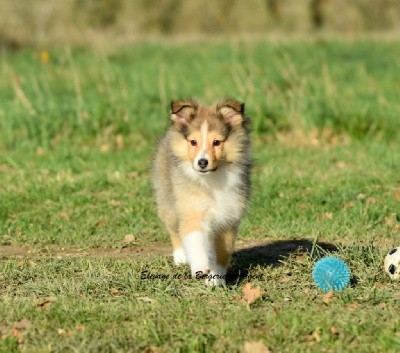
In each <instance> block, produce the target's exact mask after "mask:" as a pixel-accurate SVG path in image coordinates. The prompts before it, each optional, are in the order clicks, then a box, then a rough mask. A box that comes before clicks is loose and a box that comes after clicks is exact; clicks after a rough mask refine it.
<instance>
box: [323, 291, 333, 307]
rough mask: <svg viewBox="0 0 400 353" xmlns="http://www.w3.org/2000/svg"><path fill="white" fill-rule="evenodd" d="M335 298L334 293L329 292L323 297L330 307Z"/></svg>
mask: <svg viewBox="0 0 400 353" xmlns="http://www.w3.org/2000/svg"><path fill="white" fill-rule="evenodd" d="M334 297H335V294H334V293H333V291H331V290H330V291H329V292H326V293H325V294H324V295H323V296H322V301H323V302H324V303H325V304H326V305H329V304H330V303H331V302H332V300H333V298H334Z"/></svg>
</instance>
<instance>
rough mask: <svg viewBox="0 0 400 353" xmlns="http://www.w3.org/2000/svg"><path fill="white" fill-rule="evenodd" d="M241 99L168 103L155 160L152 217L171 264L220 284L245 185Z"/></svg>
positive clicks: (244, 199) (246, 136)
mask: <svg viewBox="0 0 400 353" xmlns="http://www.w3.org/2000/svg"><path fill="white" fill-rule="evenodd" d="M248 123H249V121H248V118H247V117H246V116H245V114H244V104H243V103H240V102H238V101H236V100H233V99H225V100H223V101H221V102H219V103H218V104H216V105H213V106H203V105H201V104H200V103H199V102H198V101H196V100H195V99H193V98H190V99H187V100H179V101H172V102H171V115H170V127H169V129H168V131H167V133H166V134H165V136H164V137H163V138H162V140H161V141H160V143H159V145H158V148H157V152H156V155H155V158H154V163H153V186H154V190H155V196H156V201H157V208H158V215H159V217H160V219H161V220H162V221H163V222H164V223H165V225H166V228H167V230H168V232H169V234H170V236H171V241H172V247H173V259H174V262H175V264H182V263H188V264H189V266H190V269H191V274H192V277H195V278H205V281H206V284H209V285H222V284H224V283H225V276H226V271H227V267H228V264H229V260H230V257H231V254H232V252H233V249H234V241H235V238H236V234H237V232H238V228H239V224H240V221H241V219H242V217H243V214H244V212H245V210H246V207H247V203H248V198H249V191H250V168H251V163H250V162H251V159H250V138H249V129H248V125H249V124H248Z"/></svg>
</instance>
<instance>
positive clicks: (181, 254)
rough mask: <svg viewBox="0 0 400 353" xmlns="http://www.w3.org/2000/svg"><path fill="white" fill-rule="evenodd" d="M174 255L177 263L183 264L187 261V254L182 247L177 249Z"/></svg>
mask: <svg viewBox="0 0 400 353" xmlns="http://www.w3.org/2000/svg"><path fill="white" fill-rule="evenodd" d="M172 256H173V257H174V263H175V265H181V264H185V263H187V260H186V254H185V251H184V250H183V249H182V248H181V249H177V250H175V251H174V252H173V254H172Z"/></svg>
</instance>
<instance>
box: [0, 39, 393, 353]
mask: <svg viewBox="0 0 400 353" xmlns="http://www.w3.org/2000/svg"><path fill="white" fill-rule="evenodd" d="M49 54H50V55H49V58H50V60H49V62H48V63H45V62H42V61H41V59H40V52H39V51H35V50H33V49H25V50H23V51H20V52H7V51H3V52H2V53H1V65H0V77H2V79H1V80H0V101H1V104H0V181H1V186H2V187H1V188H0V244H1V247H0V261H1V262H0V352H18V351H22V352H74V351H78V352H126V351H132V352H136V351H137V352H139V351H146V350H147V351H148V352H169V351H174V352H238V351H241V350H242V349H243V346H244V343H245V342H249V341H259V340H261V341H263V342H264V344H265V345H266V346H268V347H269V348H270V349H271V350H272V351H273V352H325V351H326V352H371V351H373V352H398V351H399V349H400V330H399V328H398V319H397V307H398V304H397V303H398V300H399V299H400V298H399V292H398V285H397V283H396V282H390V281H389V280H388V277H387V276H386V275H385V274H384V273H383V271H382V262H383V257H384V256H385V253H386V252H387V251H388V250H389V249H390V247H391V246H393V245H399V244H398V237H399V232H400V223H399V219H400V213H399V212H400V211H399V206H400V176H399V175H400V174H399V160H400V143H399V142H398V141H399V139H398V137H399V131H400V130H399V129H400V119H399V113H400V111H399V110H400V105H399V103H398V97H399V95H400V86H399V82H400V67H399V65H400V64H399V61H398V60H397V58H398V57H399V55H400V43H390V44H389V43H383V44H382V43H381V44H380V43H374V42H367V41H366V42H355V43H340V42H319V43H292V44H285V45H283V44H271V43H244V42H243V43H242V42H240V43H239V42H233V43H231V44H229V45H228V44H218V43H215V44H205V43H202V44H189V45H172V46H171V45H170V46H168V45H166V44H164V45H163V44H142V45H138V46H135V47H129V48H126V49H123V50H118V51H114V52H109V53H100V52H92V51H84V50H79V51H78V50H72V51H70V50H63V49H52V50H50V51H49ZM190 95H194V96H198V97H199V98H202V99H203V100H205V101H207V102H213V101H214V100H215V99H218V98H220V97H223V96H232V97H236V98H238V99H242V100H244V101H245V102H246V107H247V110H248V114H249V116H250V117H251V118H252V122H253V151H254V154H253V157H254V169H253V178H252V181H253V193H252V198H251V205H250V209H249V212H248V214H247V216H246V218H245V219H244V221H243V224H242V226H241V230H240V240H241V241H242V242H243V243H244V244H248V246H252V248H251V249H250V250H247V251H245V250H241V251H239V252H238V254H237V255H236V256H235V257H234V259H233V264H232V268H231V272H230V274H231V275H230V277H231V280H230V283H229V286H228V287H226V288H215V289H210V288H207V287H205V286H204V284H203V282H202V281H198V280H189V279H185V278H183V277H185V276H186V275H187V274H188V268H187V267H180V268H175V267H174V266H173V264H172V261H171V257H170V256H165V255H164V254H165V253H168V252H169V245H168V235H167V233H166V232H165V230H164V229H163V227H162V225H161V224H160V222H159V221H158V220H157V217H156V213H155V207H154V206H155V205H154V202H153V199H152V195H151V194H152V193H151V185H150V182H149V167H150V160H151V156H152V153H153V149H154V145H155V143H156V141H157V138H158V137H159V136H160V134H161V133H162V131H163V129H164V128H165V126H166V124H167V116H168V103H169V100H170V99H172V98H177V97H186V96H190ZM127 234H132V235H133V236H134V237H135V239H134V240H133V241H132V242H130V243H127V242H126V241H125V240H124V239H125V236H126V235H127ZM242 246H243V245H242ZM334 248H337V251H338V256H340V257H342V258H343V259H345V260H346V261H347V263H348V264H349V265H350V268H351V270H352V274H353V281H352V286H351V287H350V288H347V289H345V290H344V291H343V292H339V293H337V294H336V295H335V297H334V298H333V299H332V300H330V301H329V300H328V301H327V300H326V299H325V302H324V298H323V294H322V293H321V292H320V291H319V290H318V289H317V288H315V286H314V284H313V283H312V280H311V277H310V273H311V271H312V267H313V264H314V261H315V259H316V258H318V257H319V256H322V255H323V254H324V253H325V252H324V251H326V250H327V249H328V250H329V249H331V250H332V249H334ZM324 249H325V250H324ZM17 250H18V251H17ZM13 254H14V255H13ZM143 271H148V273H150V274H153V275H155V276H157V275H164V276H165V277H167V278H164V279H141V274H142V273H143ZM174 275H177V276H178V277H180V279H174V278H173V276H174ZM247 281H250V282H251V283H252V284H253V285H254V286H259V287H260V288H261V290H262V296H261V298H260V299H258V300H257V301H256V302H254V303H253V304H251V305H247V304H245V303H243V302H240V298H241V297H242V296H243V292H242V289H243V285H244V284H245V283H246V282H247ZM46 298H50V299H48V302H47V301H46V300H47V299H46ZM43 303H44V304H43ZM23 319H27V320H28V321H29V324H18V323H19V322H21V321H22V320H23ZM21 326H22V327H21ZM18 327H20V328H18Z"/></svg>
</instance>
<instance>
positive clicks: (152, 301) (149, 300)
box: [136, 297, 157, 304]
mask: <svg viewBox="0 0 400 353" xmlns="http://www.w3.org/2000/svg"><path fill="white" fill-rule="evenodd" d="M136 299H137V300H141V301H143V302H145V303H149V304H154V303H157V300H155V299H151V298H149V297H137V298H136Z"/></svg>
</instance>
